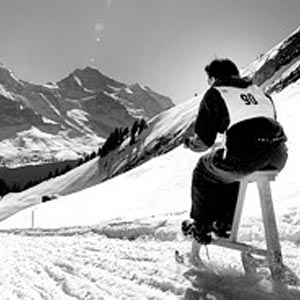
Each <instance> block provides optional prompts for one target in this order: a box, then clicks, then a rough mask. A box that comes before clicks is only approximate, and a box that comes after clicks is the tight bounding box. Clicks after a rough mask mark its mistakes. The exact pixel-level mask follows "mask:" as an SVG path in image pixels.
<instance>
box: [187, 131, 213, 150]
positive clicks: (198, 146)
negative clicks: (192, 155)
mask: <svg viewBox="0 0 300 300" xmlns="http://www.w3.org/2000/svg"><path fill="white" fill-rule="evenodd" d="M184 145H185V147H187V148H189V149H191V150H192V151H194V152H203V151H206V150H207V149H209V148H210V146H207V145H206V144H205V143H204V142H202V141H201V139H200V138H199V137H198V136H197V135H196V134H194V135H193V136H190V137H187V138H186V139H185V140H184Z"/></svg>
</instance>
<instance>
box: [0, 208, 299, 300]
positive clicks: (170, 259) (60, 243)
mask: <svg viewBox="0 0 300 300" xmlns="http://www.w3.org/2000/svg"><path fill="white" fill-rule="evenodd" d="M181 218H182V215H181V214H179V215H177V216H168V218H160V219H158V220H157V219H155V218H154V219H150V220H149V219H147V220H144V221H138V220H133V221H121V220H117V221H115V222H110V223H108V224H102V225H97V226H91V227H83V226H81V227H80V226H78V227H73V228H59V229H39V228H36V229H35V228H31V229H17V230H2V231H1V233H0V254H1V257H2V258H3V259H2V260H1V261H0V268H1V273H0V295H1V300H14V299H16V300H17V299H28V300H29V299H30V300H31V299H32V300H39V299H47V300H50V299H53V300H59V299H64V300H65V299H66V300H68V299H80V300H81V299H85V300H98V299H99V300H100V299H136V300H137V299H141V300H142V299H151V300H159V299H166V300H168V299H185V300H195V299H197V300H198V299H210V300H224V299H227V300H234V299H243V300H247V299H255V300H271V299H272V300H274V299H275V300H279V299H280V300H281V299H287V300H296V299H300V288H299V287H298V288H292V287H290V288H288V287H287V286H280V287H277V289H276V293H275V292H274V291H273V290H272V289H271V286H270V281H268V280H262V279H261V278H260V277H256V276H253V277H249V276H248V277H247V276H245V274H244V272H243V269H242V265H241V260H240V256H239V253H238V251H232V250H228V249H227V250H226V249H225V250H224V249H222V248H219V247H215V246H209V256H208V255H207V254H206V252H205V250H204V249H203V251H202V257H203V258H204V261H205V264H206V265H207V267H208V269H207V271H206V270H205V271H202V272H199V271H195V270H193V269H187V268H186V267H184V266H181V265H179V264H177V263H176V262H175V259H174V250H175V249H177V250H179V251H180V253H187V252H188V251H189V249H190V241H189V240H186V239H182V237H181V236H180V235H179V234H178V228H177V227H178V222H179V220H180V219H181ZM149 221H150V222H149ZM283 252H284V257H285V263H286V264H287V265H288V266H292V268H293V270H295V271H296V272H297V274H298V276H299V275H300V262H297V258H296V257H295V255H296V256H297V254H296V253H297V245H295V244H293V243H291V244H287V243H285V244H284V248H283ZM187 278H189V280H187ZM193 283H194V284H195V286H194V287H193Z"/></svg>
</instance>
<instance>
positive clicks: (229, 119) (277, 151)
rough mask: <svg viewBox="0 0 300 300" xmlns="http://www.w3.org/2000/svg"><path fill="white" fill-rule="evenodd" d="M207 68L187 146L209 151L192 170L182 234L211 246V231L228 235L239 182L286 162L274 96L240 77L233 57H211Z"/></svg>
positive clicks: (224, 236)
mask: <svg viewBox="0 0 300 300" xmlns="http://www.w3.org/2000/svg"><path fill="white" fill-rule="evenodd" d="M205 71H206V73H207V76H208V84H209V85H210V88H209V89H208V90H207V91H206V93H205V94H204V96H203V99H202V101H201V102H200V107H199V111H198V115H197V118H196V121H195V124H194V132H193V135H189V136H188V137H186V139H185V145H186V147H188V148H189V149H191V150H193V151H196V152H203V151H206V150H207V149H209V148H211V150H210V151H209V152H208V153H206V154H204V155H203V156H202V157H201V158H200V159H199V161H198V163H197V165H196V167H195V169H194V171H193V178H192V188H191V190H192V191H191V198H192V206H191V212H190V217H191V219H189V220H185V221H183V222H182V232H183V234H184V235H185V236H192V237H193V238H195V239H196V240H197V241H198V242H199V243H201V244H209V243H210V242H211V240H212V233H214V234H215V235H217V236H219V237H223V238H228V237H229V236H230V230H231V226H232V222H233V217H234V210H235V206H236V202H237V196H238V190H239V182H237V181H236V180H238V179H240V178H242V177H243V176H245V175H248V174H250V173H252V172H254V171H258V170H270V169H272V170H278V171H281V170H282V169H283V167H284V165H285V163H286V160H287V148H286V144H285V143H286V140H287V138H286V135H285V133H284V130H283V128H282V126H281V125H280V124H279V123H278V122H277V121H276V111H275V107H274V104H273V101H272V99H271V98H270V97H269V96H267V95H266V94H264V93H263V92H262V91H261V90H260V88H258V87H257V86H256V85H254V84H253V83H252V82H251V80H250V79H246V78H241V77H240V74H239V70H238V68H237V66H236V65H235V64H234V63H233V62H232V61H231V60H229V59H216V60H213V61H212V62H211V63H210V64H209V65H207V66H206V67H205ZM218 134H223V137H224V139H223V143H222V146H221V147H216V146H213V145H214V143H215V141H216V137H217V135H218ZM212 146H213V147H212Z"/></svg>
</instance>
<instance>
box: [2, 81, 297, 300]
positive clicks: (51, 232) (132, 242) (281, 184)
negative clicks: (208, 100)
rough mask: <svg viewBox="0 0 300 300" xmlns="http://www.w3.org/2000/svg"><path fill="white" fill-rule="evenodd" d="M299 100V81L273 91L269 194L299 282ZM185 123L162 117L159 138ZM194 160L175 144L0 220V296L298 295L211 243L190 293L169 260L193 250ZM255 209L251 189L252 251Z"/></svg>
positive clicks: (245, 220)
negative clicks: (275, 139) (279, 141)
mask: <svg viewBox="0 0 300 300" xmlns="http://www.w3.org/2000/svg"><path fill="white" fill-rule="evenodd" d="M298 95H300V81H298V82H297V83H294V84H292V85H290V86H289V87H287V88H286V89H284V90H283V91H281V92H280V93H278V94H274V95H273V98H274V101H275V103H276V105H277V110H278V118H279V120H280V121H281V123H282V124H283V125H284V128H285V130H286V133H287V136H288V138H289V141H288V146H289V160H288V163H287V166H286V168H285V169H284V170H283V171H282V173H281V174H280V175H279V176H278V179H277V180H276V182H275V183H273V184H272V192H273V199H274V205H275V211H276V216H277V222H278V227H279V234H280V239H281V245H282V250H283V257H284V263H285V264H286V265H287V266H288V267H289V268H290V269H291V270H293V271H294V272H295V274H296V275H297V276H298V277H300V259H299V258H300V254H299V253H300V251H299V250H300V248H299V243H300V229H299V223H300V205H299V197H300V186H299V184H298V175H297V174H298V170H299V167H300V159H299V155H298V153H299V151H300V143H299V139H298V135H297V130H296V129H297V128H299V125H300V124H299V122H300V121H299V120H300V119H299V113H300V111H299V110H300V106H299V103H298V102H299V100H298V98H299V96H298ZM194 101H195V99H193V100H191V101H190V102H186V103H185V105H187V107H192V106H193V105H194ZM191 111H193V110H191ZM191 113H192V112H191ZM175 116H176V113H174V115H173V117H174V118H175ZM189 118H190V114H189V113H187V114H186V122H182V123H181V125H178V126H179V127H178V126H175V125H174V124H173V123H172V122H170V119H167V121H166V122H164V121H163V118H161V119H160V122H157V123H156V126H157V128H159V129H160V130H157V134H158V135H160V134H161V133H162V132H169V131H172V130H174V128H175V129H176V131H177V130H178V128H179V129H180V128H181V127H184V126H186V124H188V123H189V122H188V120H189ZM171 119H172V118H171ZM157 124H159V125H157ZM171 128H173V129H171ZM153 134H154V131H153ZM151 140H155V138H154V137H153V138H151ZM198 158H199V154H196V153H193V152H191V151H189V150H187V149H185V148H183V146H179V147H177V148H176V149H175V150H173V151H171V152H168V153H167V154H164V155H161V156H158V157H155V158H152V159H151V160H150V161H148V162H147V163H145V164H143V165H141V166H139V167H137V168H135V169H133V170H131V171H128V172H127V173H124V174H122V175H119V176H117V177H115V178H113V179H111V180H108V181H106V182H104V183H102V184H100V185H96V186H92V187H90V188H87V189H85V190H82V191H80V192H77V193H74V194H70V195H66V196H63V197H61V198H59V199H58V200H53V201H51V202H47V203H44V204H39V205H36V206H32V207H29V208H27V209H24V210H22V211H21V212H19V213H17V214H15V215H14V216H12V217H10V218H8V219H7V220H4V221H2V222H1V223H0V226H1V228H2V233H1V236H0V238H1V240H2V241H1V244H0V252H1V253H2V257H6V260H2V262H1V266H2V270H4V271H3V272H1V275H0V279H1V282H2V285H1V286H0V290H1V295H3V299H24V298H26V297H27V298H28V299H72V297H73V298H77V299H179V298H182V299H183V297H184V299H198V298H199V297H200V295H201V296H202V299H217V300H220V299H222V300H223V299H230V300H231V299H300V288H299V287H295V286H289V285H286V286H282V285H272V284H271V282H270V281H269V280H268V279H267V278H265V277H263V278H261V277H257V276H254V277H253V276H252V277H249V276H248V275H247V276H245V275H244V273H243V270H242V267H241V261H240V256H239V254H238V252H237V251H233V250H226V251H225V250H224V249H221V248H218V247H216V246H209V247H208V251H209V256H207V255H206V252H205V251H203V253H202V256H203V258H204V261H205V263H206V265H207V270H203V272H198V273H197V272H194V273H193V271H189V272H190V273H189V275H190V276H191V277H192V281H194V282H195V286H196V289H197V292H195V291H194V292H193V291H191V290H189V289H188V288H189V286H190V285H191V283H190V281H188V280H186V279H185V278H184V277H183V276H182V273H183V271H184V269H183V268H182V267H180V266H178V265H177V264H176V263H175V261H174V257H173V255H174V249H179V250H180V251H181V252H183V253H184V252H186V251H188V250H189V247H190V242H189V241H188V240H184V239H183V238H182V236H181V235H180V233H179V232H180V230H179V229H180V222H181V220H182V219H183V218H186V217H187V216H188V211H189V208H190V179H191V172H192V169H193V167H194V165H195V163H196V162H197V160H198ZM90 164H92V162H90ZM68 180H69V179H68ZM54 182H55V181H53V184H54ZM48 184H49V183H48ZM61 184H63V183H61ZM19 200H21V199H19ZM258 203H259V202H258V193H257V191H256V189H255V187H254V185H251V186H250V187H249V189H248V192H247V195H246V207H245V208H244V214H243V217H242V224H241V230H240V234H239V238H240V239H241V240H242V241H245V242H248V243H252V244H254V245H262V244H263V241H264V235H263V228H262V224H261V219H260V211H259V204H258ZM32 227H34V228H32ZM13 228H19V229H13ZM21 228H23V230H22V229H21ZM21 258H22V259H21ZM194 288H195V287H194ZM184 294H185V296H183V295H184ZM197 297H198V298H197ZM200 299H201V298H200Z"/></svg>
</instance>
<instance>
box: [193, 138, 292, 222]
mask: <svg viewBox="0 0 300 300" xmlns="http://www.w3.org/2000/svg"><path fill="white" fill-rule="evenodd" d="M223 152H224V149H217V150H214V151H211V152H209V153H207V154H204V155H203V156H202V157H201V158H200V159H199V161H198V163H197V165H196V167H195V169H194V172H193V178H192V191H191V194H192V195H191V196H192V208H191V213H190V216H191V218H192V219H194V220H195V221H196V222H197V223H199V224H207V225H211V224H212V223H213V222H215V221H220V222H225V224H232V222H233V217H234V211H235V206H236V202H237V197H238V191H239V182H238V181H237V180H239V179H241V178H243V177H244V176H246V175H249V174H251V173H252V172H255V171H259V170H278V171H281V170H282V169H283V167H284V166H285V163H286V160H287V148H286V145H285V143H284V142H280V143H277V144H274V145H260V146H258V147H256V148H255V151H250V152H248V153H246V154H245V153H244V154H243V155H240V156H237V155H231V154H230V151H228V153H227V155H226V157H225V158H223Z"/></svg>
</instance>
